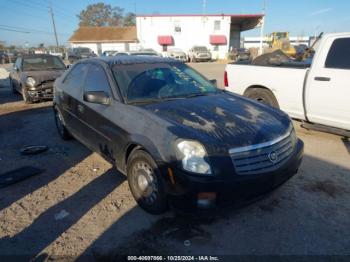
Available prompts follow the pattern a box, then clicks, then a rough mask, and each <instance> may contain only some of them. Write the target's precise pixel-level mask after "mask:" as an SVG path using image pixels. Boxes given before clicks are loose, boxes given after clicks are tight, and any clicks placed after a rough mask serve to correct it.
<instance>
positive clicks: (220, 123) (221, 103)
mask: <svg viewBox="0 0 350 262" xmlns="http://www.w3.org/2000/svg"><path fill="white" fill-rule="evenodd" d="M144 108H145V109H147V110H149V111H152V112H153V113H154V114H156V115H157V116H158V117H160V118H162V119H164V120H166V121H169V122H171V123H172V124H173V130H172V132H174V133H176V135H177V136H179V137H183V138H193V137H195V138H197V139H199V140H203V139H204V140H205V141H202V142H212V143H216V144H221V145H226V146H228V147H239V146H247V145H251V144H257V143H263V142H267V141H270V140H273V139H275V138H277V137H279V136H281V135H284V134H285V133H286V132H287V130H288V128H289V126H290V124H291V123H290V119H289V117H288V116H287V115H286V114H284V113H282V112H281V111H279V110H276V109H273V108H270V107H267V106H265V105H260V104H258V103H256V102H253V101H250V100H248V99H246V98H242V97H240V96H236V95H231V94H227V93H224V92H222V93H219V94H215V95H208V96H201V97H194V98H186V99H178V100H171V101H166V102H162V103H156V104H149V105H146V106H144Z"/></svg>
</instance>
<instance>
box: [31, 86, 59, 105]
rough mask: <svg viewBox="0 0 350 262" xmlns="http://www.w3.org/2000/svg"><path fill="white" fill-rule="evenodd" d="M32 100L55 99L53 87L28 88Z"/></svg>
mask: <svg viewBox="0 0 350 262" xmlns="http://www.w3.org/2000/svg"><path fill="white" fill-rule="evenodd" d="M27 92H28V94H29V96H30V98H31V100H32V101H40V100H51V99H53V87H52V86H50V87H37V88H32V89H28V90H27Z"/></svg>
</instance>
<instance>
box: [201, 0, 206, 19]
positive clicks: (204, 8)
mask: <svg viewBox="0 0 350 262" xmlns="http://www.w3.org/2000/svg"><path fill="white" fill-rule="evenodd" d="M202 8H203V10H202V12H203V16H205V15H206V13H207V0H203V5H202Z"/></svg>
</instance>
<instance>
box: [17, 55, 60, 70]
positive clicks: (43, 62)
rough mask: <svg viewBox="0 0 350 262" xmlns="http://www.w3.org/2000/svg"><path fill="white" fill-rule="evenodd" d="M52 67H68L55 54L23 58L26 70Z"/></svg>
mask: <svg viewBox="0 0 350 262" xmlns="http://www.w3.org/2000/svg"><path fill="white" fill-rule="evenodd" d="M50 69H52V70H53V69H66V66H65V65H64V64H63V62H62V61H61V60H60V59H59V58H58V57H55V56H43V57H30V58H24V59H23V70H25V71H34V70H50Z"/></svg>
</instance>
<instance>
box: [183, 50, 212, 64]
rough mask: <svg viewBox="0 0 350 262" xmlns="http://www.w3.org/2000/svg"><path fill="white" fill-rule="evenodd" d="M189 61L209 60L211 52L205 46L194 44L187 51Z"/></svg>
mask: <svg viewBox="0 0 350 262" xmlns="http://www.w3.org/2000/svg"><path fill="white" fill-rule="evenodd" d="M188 60H189V62H192V63H196V62H200V61H207V62H208V61H210V60H211V53H210V51H209V50H208V48H207V47H205V46H194V47H192V48H191V49H190V50H189V51H188Z"/></svg>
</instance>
